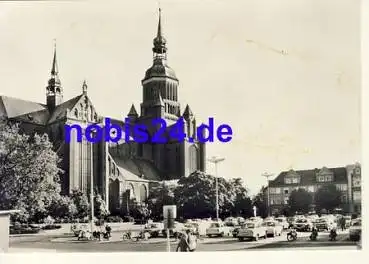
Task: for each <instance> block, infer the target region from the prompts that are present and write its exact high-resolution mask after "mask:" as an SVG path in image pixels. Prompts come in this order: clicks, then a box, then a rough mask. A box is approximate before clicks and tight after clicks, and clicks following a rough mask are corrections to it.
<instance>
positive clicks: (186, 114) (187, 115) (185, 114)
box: [183, 105, 194, 120]
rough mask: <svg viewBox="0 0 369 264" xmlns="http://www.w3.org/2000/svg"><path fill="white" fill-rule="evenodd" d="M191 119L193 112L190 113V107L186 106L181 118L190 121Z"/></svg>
mask: <svg viewBox="0 0 369 264" xmlns="http://www.w3.org/2000/svg"><path fill="white" fill-rule="evenodd" d="M193 117H194V114H193V112H192V110H191V108H190V106H189V105H186V108H185V110H184V112H183V118H184V119H185V120H190V119H192V118H193Z"/></svg>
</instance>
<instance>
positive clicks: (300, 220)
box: [296, 219, 307, 223]
mask: <svg viewBox="0 0 369 264" xmlns="http://www.w3.org/2000/svg"><path fill="white" fill-rule="evenodd" d="M306 222H307V220H306V219H299V220H297V221H296V223H306Z"/></svg>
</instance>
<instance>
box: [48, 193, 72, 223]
mask: <svg viewBox="0 0 369 264" xmlns="http://www.w3.org/2000/svg"><path fill="white" fill-rule="evenodd" d="M48 211H49V213H50V215H51V216H52V217H54V218H58V219H65V218H67V219H73V218H74V217H75V216H76V215H77V213H78V211H77V207H76V205H75V204H74V203H73V201H72V199H71V198H70V197H69V196H63V195H58V196H56V197H55V198H54V199H53V201H52V203H51V204H50V206H49V208H48Z"/></svg>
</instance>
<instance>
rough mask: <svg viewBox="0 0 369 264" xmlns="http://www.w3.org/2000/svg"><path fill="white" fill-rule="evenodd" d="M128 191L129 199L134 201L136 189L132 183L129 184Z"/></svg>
mask: <svg viewBox="0 0 369 264" xmlns="http://www.w3.org/2000/svg"><path fill="white" fill-rule="evenodd" d="M128 190H129V199H133V198H135V197H136V194H135V187H134V186H133V184H132V183H129V184H128Z"/></svg>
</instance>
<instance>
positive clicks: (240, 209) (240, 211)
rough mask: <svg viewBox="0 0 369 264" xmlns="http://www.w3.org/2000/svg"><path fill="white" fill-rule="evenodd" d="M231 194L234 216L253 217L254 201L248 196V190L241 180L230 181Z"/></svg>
mask: <svg viewBox="0 0 369 264" xmlns="http://www.w3.org/2000/svg"><path fill="white" fill-rule="evenodd" d="M229 194H230V195H231V200H232V201H233V208H232V209H231V212H232V214H235V215H239V216H243V217H250V216H252V201H251V199H250V197H249V196H248V194H247V189H246V188H245V187H244V185H243V182H242V179H241V178H235V179H231V180H230V190H229Z"/></svg>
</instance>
